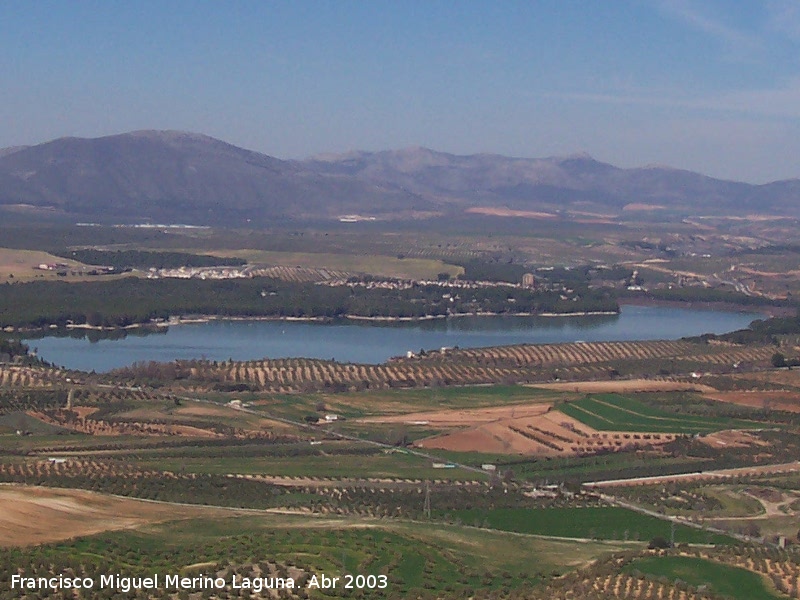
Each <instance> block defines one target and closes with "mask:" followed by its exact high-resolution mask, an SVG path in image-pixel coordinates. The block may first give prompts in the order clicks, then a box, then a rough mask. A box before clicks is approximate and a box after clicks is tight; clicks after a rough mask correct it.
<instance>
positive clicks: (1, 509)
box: [0, 485, 214, 547]
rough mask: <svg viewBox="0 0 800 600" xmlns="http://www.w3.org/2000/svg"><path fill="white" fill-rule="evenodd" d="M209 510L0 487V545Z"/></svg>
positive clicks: (88, 494)
mask: <svg viewBox="0 0 800 600" xmlns="http://www.w3.org/2000/svg"><path fill="white" fill-rule="evenodd" d="M213 510H214V509H201V508H193V507H187V506H177V505H165V504H155V503H150V502H142V501H139V500H129V499H123V498H115V497H111V496H104V495H102V494H96V493H93V492H88V491H84V490H56V489H51V488H41V487H21V486H5V485H3V486H0V514H1V515H3V517H2V519H0V546H2V547H8V546H27V545H31V544H42V543H46V542H54V541H58V540H65V539H69V538H73V537H77V536H83V535H92V534H95V533H100V532H102V531H111V530H117V529H130V528H134V527H139V526H142V525H146V524H148V523H156V522H160V521H167V520H172V519H183V518H192V517H199V516H201V515H208V514H210V513H211V512H213Z"/></svg>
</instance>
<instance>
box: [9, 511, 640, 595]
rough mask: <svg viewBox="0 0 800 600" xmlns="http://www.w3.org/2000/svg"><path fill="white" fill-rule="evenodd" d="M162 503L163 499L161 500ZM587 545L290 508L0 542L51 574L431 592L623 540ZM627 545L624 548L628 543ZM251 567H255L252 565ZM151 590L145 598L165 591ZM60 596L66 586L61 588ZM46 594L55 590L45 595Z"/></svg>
mask: <svg viewBox="0 0 800 600" xmlns="http://www.w3.org/2000/svg"><path fill="white" fill-rule="evenodd" d="M164 509H165V510H169V509H170V507H169V506H166V507H164ZM625 547H626V546H625V545H624V544H604V543H587V544H584V545H581V546H580V547H577V548H576V547H574V546H573V545H571V544H568V543H565V542H562V541H558V540H552V541H551V540H542V539H536V538H531V537H527V536H518V535H512V534H508V533H502V532H497V531H482V530H475V529H471V528H465V527H457V526H452V525H437V524H424V525H422V524H415V523H395V524H392V523H388V524H387V523H381V522H377V521H373V522H368V521H363V520H353V519H336V518H330V517H327V518H316V519H315V518H308V517H307V516H292V515H268V514H262V515H249V516H242V515H238V516H237V514H236V513H235V512H231V513H230V516H228V517H225V516H224V515H219V516H216V518H202V517H199V518H197V517H196V518H193V519H191V520H181V521H176V522H170V523H162V524H153V525H147V526H141V527H139V528H137V529H136V530H131V531H120V532H109V533H103V534H99V535H94V536H89V537H82V538H78V539H75V540H72V541H67V542H61V543H56V544H46V545H40V546H36V547H29V548H17V549H8V550H0V557H2V560H3V562H4V563H5V564H14V565H21V566H22V572H23V573H24V574H26V575H29V574H30V573H32V572H36V573H37V574H39V575H41V574H43V573H48V572H55V573H58V572H59V569H62V568H64V565H67V564H68V565H70V567H69V568H70V569H74V570H75V571H76V572H78V573H81V574H82V575H84V576H93V577H97V576H98V575H100V574H104V573H114V572H120V571H122V572H125V573H126V574H130V575H145V574H152V573H153V572H161V573H181V574H184V575H198V574H213V575H215V576H216V575H221V576H224V574H226V573H227V577H226V578H227V579H230V574H231V573H232V572H233V571H234V570H235V572H237V573H239V574H240V575H241V574H245V575H247V574H250V573H251V572H252V571H253V570H254V569H256V570H257V569H259V568H260V570H261V571H262V574H263V573H264V572H270V571H272V572H274V573H282V574H284V576H286V575H287V574H292V575H293V576H294V577H295V578H297V579H298V580H301V581H304V577H306V576H308V575H311V574H314V573H326V574H328V575H330V576H333V575H340V574H342V573H345V572H350V573H361V574H365V575H367V574H374V575H379V574H385V575H387V577H388V580H389V586H388V588H387V589H386V590H375V591H374V592H371V593H370V596H371V597H392V598H394V597H399V596H401V597H411V596H413V597H417V596H418V595H422V596H423V597H433V596H437V595H441V593H442V592H445V593H448V594H456V593H464V592H469V591H470V590H471V593H474V590H476V589H480V590H484V591H491V590H500V589H502V590H505V591H506V592H508V591H510V590H514V589H518V588H522V589H525V588H528V589H531V588H532V587H534V586H536V585H537V584H538V583H539V582H540V581H541V580H542V579H543V578H544V577H545V576H549V575H551V574H553V573H556V574H558V573H563V572H566V571H567V570H570V569H572V568H575V567H576V566H581V565H584V564H586V563H587V562H589V561H591V560H594V559H597V558H598V557H603V556H605V555H608V554H610V553H611V552H613V551H618V550H620V549H622V548H625ZM628 547H630V546H628ZM257 565H258V566H257ZM168 593H169V590H155V591H154V595H153V596H150V597H166V596H167V595H168ZM65 594H68V592H65ZM53 596H55V597H65V596H62V595H59V593H57V592H56V593H54V594H53Z"/></svg>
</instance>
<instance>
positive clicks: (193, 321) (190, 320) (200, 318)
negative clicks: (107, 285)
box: [3, 311, 620, 334]
mask: <svg viewBox="0 0 800 600" xmlns="http://www.w3.org/2000/svg"><path fill="white" fill-rule="evenodd" d="M619 314H620V313H619V311H581V312H569V313H553V312H545V313H531V312H516V313H495V312H479V313H455V314H449V315H424V316H421V317H380V316H379V317H367V316H362V315H342V316H339V317H288V316H228V315H197V316H190V317H189V316H187V317H177V318H171V319H169V320H167V321H163V320H162V321H147V322H145V323H131V324H130V325H119V326H114V327H105V326H103V325H89V324H88V323H68V324H67V325H64V326H59V325H56V324H49V325H44V326H42V327H10V326H9V327H6V328H4V329H3V331H4V332H6V333H25V334H30V333H34V334H36V333H47V332H50V331H58V330H62V331H63V330H67V331H75V330H85V331H103V332H113V331H131V330H136V329H154V330H157V329H162V328H169V327H173V326H178V325H197V324H200V323H211V322H215V321H223V322H224V321H230V322H241V321H253V322H256V321H265V322H287V323H335V322H337V321H341V320H348V321H365V322H375V323H417V322H424V321H438V320H443V319H459V318H464V317H547V318H553V317H593V316H618V315H619Z"/></svg>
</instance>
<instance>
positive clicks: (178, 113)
mask: <svg viewBox="0 0 800 600" xmlns="http://www.w3.org/2000/svg"><path fill="white" fill-rule="evenodd" d="M0 14H1V15H2V18H0V51H2V55H3V57H4V58H3V59H2V60H0V76H2V78H3V81H4V82H5V83H6V85H5V86H3V88H2V89H0V147H12V146H19V145H35V144H39V143H43V142H47V141H50V140H52V139H56V138H60V137H67V136H76V137H89V138H92V137H101V136H105V135H113V134H119V133H124V132H128V131H135V130H143V129H156V130H164V129H172V130H181V131H191V132H196V133H202V134H205V135H209V136H211V137H215V138H218V139H221V140H224V141H226V142H229V143H231V144H234V145H236V146H240V147H244V148H248V149H252V150H255V151H258V152H262V153H264V154H268V155H270V156H275V157H278V158H284V159H287V158H292V159H302V158H307V157H309V156H313V155H317V154H324V153H343V152H347V151H352V150H364V151H380V150H392V149H399V148H407V147H414V146H422V147H426V148H430V149H433V150H437V151H441V152H447V153H451V154H459V155H468V154H477V153H490V154H501V155H505V156H515V157H526V158H541V157H548V156H563V155H571V154H576V153H581V152H586V153H588V154H590V155H591V156H592V157H594V158H595V159H597V160H599V161H602V162H607V163H611V164H614V165H616V166H619V167H641V166H646V165H652V164H658V165H664V166H669V167H673V168H678V169H687V170H691V171H696V172H700V173H703V174H706V175H710V176H713V177H717V178H721V179H729V180H735V181H746V182H751V183H766V182H770V181H775V180H780V179H791V178H797V177H800V170H798V167H797V162H796V157H797V156H798V155H800V65H799V64H798V63H797V61H796V60H795V57H796V56H797V55H798V50H800V5H799V4H797V3H795V2H791V1H787V0H775V1H770V2H765V3H762V2H743V3H737V4H736V5H731V4H730V3H726V2H722V1H720V0H716V1H708V2H702V3H701V2H695V1H692V0H623V1H621V2H618V3H603V4H590V3H583V2H555V1H543V2H537V3H535V4H531V3H526V2H507V3H502V4H491V3H480V2H465V3H459V4H457V5H445V4H429V3H424V2H380V3H359V2H349V1H342V2H336V3H330V4H321V3H304V2H273V3H268V4H267V3H265V4H260V3H236V4H214V3H210V2H199V3H198V2H191V3H190V2H175V3H171V4H169V5H162V4H160V3H156V2H149V1H143V2H140V3H136V4H133V5H128V4H125V3H118V2H110V3H93V2H86V3H80V4H63V3H58V2H41V3H35V4H29V3H23V2H8V3H4V4H3V6H2V8H0Z"/></svg>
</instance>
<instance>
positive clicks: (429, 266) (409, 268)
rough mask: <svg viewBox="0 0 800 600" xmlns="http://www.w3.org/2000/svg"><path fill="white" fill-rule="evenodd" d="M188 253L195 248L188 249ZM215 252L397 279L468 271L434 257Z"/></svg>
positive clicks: (282, 264)
mask: <svg viewBox="0 0 800 600" xmlns="http://www.w3.org/2000/svg"><path fill="white" fill-rule="evenodd" d="M188 252H194V251H192V250H188ZM211 254H212V255H216V256H220V257H241V258H244V259H246V260H247V262H248V263H249V264H254V265H269V266H273V267H298V268H313V269H326V270H332V271H340V272H346V273H365V274H368V275H375V276H380V277H391V278H396V279H415V280H419V279H436V276H437V275H438V274H439V273H447V274H449V275H451V276H453V277H455V276H457V275H459V274H461V273H463V272H464V269H463V268H462V267H458V266H455V265H450V264H447V263H445V262H443V261H441V260H438V259H432V258H411V257H408V258H406V257H403V258H398V257H397V256H375V255H365V254H337V253H329V252H324V253H316V252H313V253H312V252H275V251H266V250H255V249H250V248H244V249H233V250H216V251H213V252H211Z"/></svg>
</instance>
